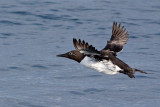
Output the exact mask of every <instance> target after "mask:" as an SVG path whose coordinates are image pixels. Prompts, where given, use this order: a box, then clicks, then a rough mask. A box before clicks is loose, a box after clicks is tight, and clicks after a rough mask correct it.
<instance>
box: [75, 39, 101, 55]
mask: <svg viewBox="0 0 160 107" xmlns="http://www.w3.org/2000/svg"><path fill="white" fill-rule="evenodd" d="M73 44H74V47H75V48H76V50H78V51H79V52H81V53H83V54H85V55H100V53H99V51H98V50H97V49H95V47H93V46H92V45H89V44H88V43H87V42H85V41H84V40H83V41H81V40H80V39H79V41H77V40H76V39H75V38H73Z"/></svg>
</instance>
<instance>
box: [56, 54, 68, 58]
mask: <svg viewBox="0 0 160 107" xmlns="http://www.w3.org/2000/svg"><path fill="white" fill-rule="evenodd" d="M56 56H57V57H67V54H59V55H56Z"/></svg>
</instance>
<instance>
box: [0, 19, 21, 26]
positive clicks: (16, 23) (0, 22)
mask: <svg viewBox="0 0 160 107" xmlns="http://www.w3.org/2000/svg"><path fill="white" fill-rule="evenodd" d="M0 24H6V25H23V24H22V23H19V22H16V21H14V22H13V21H9V20H0Z"/></svg>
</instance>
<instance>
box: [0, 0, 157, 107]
mask: <svg viewBox="0 0 160 107" xmlns="http://www.w3.org/2000/svg"><path fill="white" fill-rule="evenodd" d="M159 5H160V2H159V0H154V1H146V0H141V1H139V0H134V1H128V0H121V1H119V0H115V1H112V0H108V1H107V0H99V1H97V0H54V1H53V0H32V1H28V0H23V1H22V0H12V1H7V0H3V1H1V3H0V59H1V61H0V84H1V86H0V107H119V106H121V107H128V106H129V107H151V106H154V107H159V105H160V82H159V81H160V79H159V77H160V71H159V69H160V66H159V64H160V48H159V46H160V42H159V41H160V30H159V29H160V21H159V20H160V12H159V11H160V6H159ZM113 21H117V22H119V23H122V25H124V26H125V27H126V28H127V30H128V31H129V34H130V38H129V41H128V43H127V45H125V47H124V50H123V51H122V52H121V53H119V54H118V57H119V58H120V59H122V60H123V61H125V62H126V63H128V64H129V65H130V66H131V67H134V68H139V69H142V70H144V71H146V72H148V74H147V75H145V74H140V73H137V74H136V75H135V76H136V78H135V79H130V78H128V77H127V76H126V75H122V74H119V75H114V76H110V75H104V74H101V73H98V72H96V71H94V70H92V69H88V68H86V67H84V66H82V65H80V64H78V63H77V62H74V61H72V60H68V59H64V58H58V57H56V55H57V54H60V53H64V52H66V51H70V50H73V49H74V47H73V43H72V38H73V37H74V38H77V39H78V38H81V39H84V40H86V41H87V42H89V43H90V44H92V45H94V46H95V47H96V48H97V49H99V50H100V49H102V48H104V46H105V44H106V41H107V40H109V38H110V35H111V28H112V23H113Z"/></svg>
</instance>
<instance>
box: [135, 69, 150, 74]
mask: <svg viewBox="0 0 160 107" xmlns="http://www.w3.org/2000/svg"><path fill="white" fill-rule="evenodd" d="M133 71H134V72H140V73H144V74H147V72H144V71H142V70H139V69H133Z"/></svg>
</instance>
